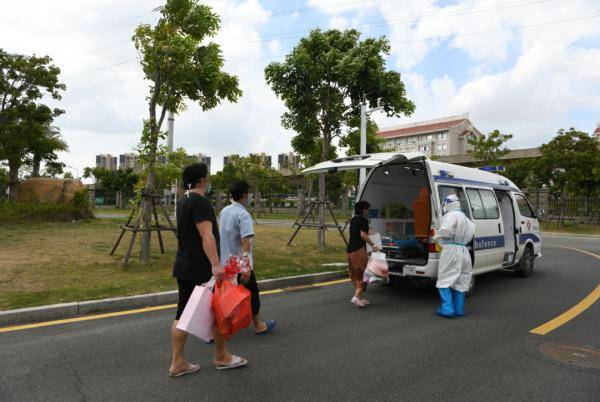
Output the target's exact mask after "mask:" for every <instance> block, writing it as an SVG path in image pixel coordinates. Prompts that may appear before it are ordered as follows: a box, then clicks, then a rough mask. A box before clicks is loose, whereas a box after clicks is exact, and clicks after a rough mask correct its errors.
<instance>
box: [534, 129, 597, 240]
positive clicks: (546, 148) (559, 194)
mask: <svg viewBox="0 0 600 402" xmlns="http://www.w3.org/2000/svg"><path fill="white" fill-rule="evenodd" d="M541 152H542V156H541V157H540V158H539V159H538V161H537V169H538V172H539V176H540V178H541V181H542V183H543V184H545V185H546V186H548V188H549V189H550V192H551V193H552V194H553V195H554V196H555V197H556V198H558V199H559V211H558V215H559V217H558V224H559V229H561V230H562V229H563V228H564V216H563V215H564V214H563V212H564V198H565V196H566V195H567V193H569V194H576V195H577V194H586V192H589V191H592V192H593V191H597V187H596V189H594V184H593V183H594V182H596V184H595V185H596V186H597V185H598V183H600V180H598V181H595V180H593V179H594V178H596V179H597V178H598V177H597V176H596V177H594V169H597V167H598V166H600V150H599V147H598V142H597V141H596V140H595V139H594V138H592V137H590V136H589V135H588V134H587V133H584V132H582V131H577V130H575V129H574V128H571V129H570V130H569V131H565V130H564V129H560V130H558V134H557V135H556V137H554V138H553V139H552V140H551V141H550V142H548V143H547V144H544V145H542V146H541ZM590 177H592V180H591V181H590ZM590 184H591V186H592V187H588V185H590ZM588 194H589V193H588Z"/></svg>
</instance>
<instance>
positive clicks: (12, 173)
mask: <svg viewBox="0 0 600 402" xmlns="http://www.w3.org/2000/svg"><path fill="white" fill-rule="evenodd" d="M18 185H19V165H18V164H17V163H11V162H10V161H9V163H8V199H9V200H10V201H12V202H15V201H16V200H17V186H18Z"/></svg>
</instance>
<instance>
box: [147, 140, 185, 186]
mask: <svg viewBox="0 0 600 402" xmlns="http://www.w3.org/2000/svg"><path fill="white" fill-rule="evenodd" d="M163 156H164V157H165V158H164V161H165V163H159V164H157V165H156V167H155V170H154V173H155V176H156V182H155V184H154V188H155V190H158V191H161V190H164V189H170V188H171V187H172V186H173V184H175V182H176V181H179V182H181V171H182V170H183V168H184V167H186V166H187V165H190V164H192V163H194V162H195V159H194V157H193V156H190V155H188V154H187V152H185V149H183V148H178V149H177V150H175V151H174V152H164V153H163ZM146 178H147V176H146ZM141 184H142V185H145V184H146V183H145V181H143V182H142V183H141Z"/></svg>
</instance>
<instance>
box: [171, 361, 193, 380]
mask: <svg viewBox="0 0 600 402" xmlns="http://www.w3.org/2000/svg"><path fill="white" fill-rule="evenodd" d="M198 371H200V366H199V365H197V364H188V368H187V370H184V371H182V372H180V373H177V374H173V373H171V371H169V375H170V376H171V377H181V376H182V375H186V374H192V373H197V372H198Z"/></svg>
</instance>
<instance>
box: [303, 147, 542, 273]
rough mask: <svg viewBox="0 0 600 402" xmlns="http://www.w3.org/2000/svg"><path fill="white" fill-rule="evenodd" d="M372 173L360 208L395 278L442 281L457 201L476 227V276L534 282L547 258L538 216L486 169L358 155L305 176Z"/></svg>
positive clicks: (420, 158)
mask: <svg viewBox="0 0 600 402" xmlns="http://www.w3.org/2000/svg"><path fill="white" fill-rule="evenodd" d="M360 168H366V169H367V171H368V173H367V176H366V180H365V182H364V184H363V186H362V187H361V188H360V189H359V191H358V194H357V201H362V200H364V201H367V202H369V204H370V205H371V208H370V211H369V220H370V224H371V228H372V229H373V230H374V231H375V232H378V233H380V234H381V236H382V243H383V248H384V250H385V252H386V254H387V256H388V263H389V265H390V275H395V276H404V277H410V278H428V279H434V278H436V277H437V269H438V262H439V258H440V251H441V249H440V247H439V246H438V245H437V244H436V243H435V242H433V240H432V239H433V235H434V234H435V230H436V228H439V227H440V223H441V217H442V200H443V198H444V197H446V196H447V195H450V194H455V195H457V196H458V198H459V200H460V203H461V207H462V208H461V209H462V211H463V212H464V213H465V214H466V215H467V217H469V219H471V220H472V221H473V222H474V223H475V226H476V229H475V237H474V239H473V241H472V242H471V243H470V244H469V246H468V248H469V251H470V254H471V258H472V261H473V274H474V275H478V274H482V273H485V272H490V271H494V270H498V269H511V270H514V271H515V272H516V273H517V274H518V275H519V276H522V277H528V276H530V275H531V273H532V272H533V266H534V261H535V259H536V258H540V257H541V255H542V254H541V248H542V239H541V236H540V224H539V221H538V218H537V215H536V213H535V212H534V210H533V209H532V207H531V204H530V203H529V201H528V200H527V198H526V197H525V195H524V194H523V193H522V192H521V191H520V190H519V189H518V188H517V186H516V185H515V184H514V183H512V182H511V181H510V180H508V179H507V178H505V177H502V176H500V175H498V174H495V173H490V172H485V171H482V170H479V169H473V168H468V167H464V166H459V165H453V164H449V163H443V162H438V161H434V160H430V159H429V158H427V157H426V156H425V155H424V154H422V153H420V152H409V153H388V152H385V153H377V154H370V155H356V156H350V157H345V158H339V159H334V160H331V161H327V162H322V163H319V164H317V165H315V166H313V167H310V168H307V169H305V170H304V171H303V172H302V173H322V172H330V173H334V172H337V171H342V170H349V169H360Z"/></svg>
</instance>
